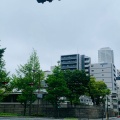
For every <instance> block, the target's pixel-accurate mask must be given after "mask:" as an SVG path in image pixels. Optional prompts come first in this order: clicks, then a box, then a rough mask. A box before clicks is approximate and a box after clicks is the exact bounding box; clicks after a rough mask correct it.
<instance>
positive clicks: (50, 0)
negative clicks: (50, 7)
mask: <svg viewBox="0 0 120 120" xmlns="http://www.w3.org/2000/svg"><path fill="white" fill-rule="evenodd" d="M46 1H48V2H52V1H53V0H37V2H38V3H44V2H46Z"/></svg>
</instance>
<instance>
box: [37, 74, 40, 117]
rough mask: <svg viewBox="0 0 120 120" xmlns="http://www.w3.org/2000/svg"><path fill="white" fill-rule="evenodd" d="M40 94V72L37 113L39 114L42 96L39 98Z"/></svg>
mask: <svg viewBox="0 0 120 120" xmlns="http://www.w3.org/2000/svg"><path fill="white" fill-rule="evenodd" d="M39 94H40V73H39V81H38V96H37V97H38V108H37V115H39V105H40V103H39V102H40V98H39Z"/></svg>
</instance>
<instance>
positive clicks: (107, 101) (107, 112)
mask: <svg viewBox="0 0 120 120" xmlns="http://www.w3.org/2000/svg"><path fill="white" fill-rule="evenodd" d="M106 97H107V98H106V102H107V106H106V120H108V119H109V118H108V96H106Z"/></svg>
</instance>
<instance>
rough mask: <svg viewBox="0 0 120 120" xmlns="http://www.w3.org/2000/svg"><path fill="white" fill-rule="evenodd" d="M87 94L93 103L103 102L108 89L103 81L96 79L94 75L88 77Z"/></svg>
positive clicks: (108, 92) (108, 91)
mask: <svg viewBox="0 0 120 120" xmlns="http://www.w3.org/2000/svg"><path fill="white" fill-rule="evenodd" d="M88 87H89V96H91V99H92V102H93V103H94V105H100V104H101V103H103V104H104V102H105V97H106V95H109V94H110V90H109V89H108V88H107V85H106V84H105V83H104V82H103V81H96V79H95V78H94V77H91V78H90V82H89V86H88Z"/></svg>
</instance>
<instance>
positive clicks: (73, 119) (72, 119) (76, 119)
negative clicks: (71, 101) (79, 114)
mask: <svg viewBox="0 0 120 120" xmlns="http://www.w3.org/2000/svg"><path fill="white" fill-rule="evenodd" d="M64 120H78V118H65V119H64Z"/></svg>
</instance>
